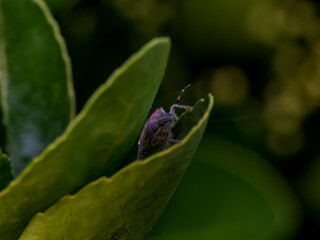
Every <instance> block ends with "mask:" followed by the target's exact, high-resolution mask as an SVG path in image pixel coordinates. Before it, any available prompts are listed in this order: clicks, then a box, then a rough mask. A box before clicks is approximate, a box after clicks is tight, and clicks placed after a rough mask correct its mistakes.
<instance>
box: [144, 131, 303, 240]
mask: <svg viewBox="0 0 320 240" xmlns="http://www.w3.org/2000/svg"><path fill="white" fill-rule="evenodd" d="M300 211H301V209H300V205H299V203H298V201H297V198H296V197H295V195H294V194H293V192H292V190H291V188H290V186H289V185H288V183H287V182H286V181H285V180H284V179H283V178H282V176H281V175H280V174H279V173H278V172H276V171H275V170H274V169H273V168H272V167H271V166H270V165H269V164H267V162H265V161H264V160H262V159H260V157H258V156H257V155H256V154H254V153H253V152H250V151H248V150H246V149H244V148H242V147H240V146H237V145H236V144H233V143H231V142H228V141H226V140H223V139H221V138H217V137H212V136H206V137H204V139H203V141H202V144H201V146H200V147H199V150H198V151H197V154H196V156H195V159H194V161H193V163H192V164H191V166H190V168H189V170H188V171H187V173H186V176H185V177H184V179H183V181H182V182H181V184H180V185H179V188H178V190H177V192H176V194H175V195H174V196H173V198H172V201H171V202H170V203H169V204H168V206H167V208H166V209H165V211H164V213H163V215H162V216H161V218H160V219H159V222H158V223H157V224H156V225H155V227H154V228H153V230H152V231H151V233H150V235H149V236H148V238H147V239H149V240H160V239H161V240H163V239H166V240H173V239H174V240H176V239H184V240H191V239H192V240H194V239H223V240H235V239H237V240H242V239H243V240H275V239H291V237H292V236H294V234H295V232H296V231H297V229H299V224H300V220H299V219H301V215H300V214H301V212H300Z"/></svg>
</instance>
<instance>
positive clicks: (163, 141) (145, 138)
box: [138, 84, 192, 159]
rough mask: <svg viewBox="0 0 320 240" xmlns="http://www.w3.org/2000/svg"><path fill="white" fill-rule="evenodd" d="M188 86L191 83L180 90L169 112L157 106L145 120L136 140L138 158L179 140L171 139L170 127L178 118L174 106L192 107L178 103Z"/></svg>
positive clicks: (189, 108)
mask: <svg viewBox="0 0 320 240" xmlns="http://www.w3.org/2000/svg"><path fill="white" fill-rule="evenodd" d="M190 86H191V84H188V85H187V86H186V87H184V88H183V89H182V90H181V92H180V94H179V96H178V98H177V101H176V103H175V104H173V105H172V106H171V107H170V112H165V111H164V110H163V108H158V109H156V110H155V111H154V113H153V114H152V115H151V117H150V118H149V119H148V120H147V121H146V123H145V124H144V127H143V129H142V132H141V135H140V139H139V142H138V145H139V148H138V159H142V158H144V157H146V156H148V155H150V154H152V153H154V152H155V151H157V150H158V149H160V148H161V147H162V149H161V150H162V151H163V150H165V149H167V148H169V147H170V145H171V144H173V143H178V142H180V140H176V139H173V133H172V132H171V129H172V128H173V126H174V124H175V122H176V121H177V120H178V116H177V115H176V113H175V109H176V108H182V109H186V110H191V109H192V107H191V106H185V105H179V104H178V103H179V100H180V98H181V96H182V94H183V93H184V91H185V90H186V89H187V88H189V87H190Z"/></svg>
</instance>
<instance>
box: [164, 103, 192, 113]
mask: <svg viewBox="0 0 320 240" xmlns="http://www.w3.org/2000/svg"><path fill="white" fill-rule="evenodd" d="M175 108H182V109H186V110H191V109H192V108H193V107H191V106H185V105H179V104H173V105H172V106H171V108H170V113H174V109H175Z"/></svg>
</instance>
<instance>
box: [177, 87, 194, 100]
mask: <svg viewBox="0 0 320 240" xmlns="http://www.w3.org/2000/svg"><path fill="white" fill-rule="evenodd" d="M190 86H191V84H188V85H187V86H185V87H184V88H183V89H182V90H181V92H180V94H179V96H178V98H177V101H176V104H178V103H179V100H180V98H181V96H182V94H183V93H184V91H185V90H186V89H187V88H189V87H190Z"/></svg>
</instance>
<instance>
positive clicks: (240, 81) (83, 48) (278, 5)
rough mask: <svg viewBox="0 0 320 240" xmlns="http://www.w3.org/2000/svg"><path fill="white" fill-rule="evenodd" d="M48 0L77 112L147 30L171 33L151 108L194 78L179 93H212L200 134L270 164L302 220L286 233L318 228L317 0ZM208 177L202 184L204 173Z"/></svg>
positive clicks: (187, 99) (190, 98)
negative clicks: (62, 44)
mask: <svg viewBox="0 0 320 240" xmlns="http://www.w3.org/2000/svg"><path fill="white" fill-rule="evenodd" d="M47 3H48V4H49V6H50V7H51V10H52V12H53V15H54V17H55V18H56V19H57V21H58V22H59V25H60V27H61V31H62V35H63V36H64V38H65V40H66V43H67V47H68V51H69V54H70V56H71V60H72V65H73V74H74V85H75V91H76V98H77V110H78V111H79V110H81V108H82V107H83V105H84V104H85V102H86V100H87V99H88V97H89V96H90V95H91V94H92V93H93V91H94V90H95V89H96V88H97V87H98V86H99V85H100V84H101V83H103V82H104V81H105V80H106V79H107V77H108V76H109V75H110V74H111V73H112V71H113V70H114V69H115V68H117V67H118V66H120V65H121V64H122V63H123V62H124V61H125V60H126V59H127V58H128V57H129V56H130V55H131V54H132V53H133V52H135V51H136V50H137V49H139V48H140V47H141V46H142V45H143V44H144V43H146V42H147V41H148V40H150V39H152V38H153V37H155V36H170V38H171V40H172V51H171V56H170V60H169V63H168V68H167V71H166V75H165V78H164V80H163V83H162V85H161V87H160V90H159V93H158V96H157V98H156V101H155V103H154V105H153V109H154V108H156V107H159V106H162V107H164V108H165V109H166V110H168V109H169V108H170V105H171V104H173V103H174V102H175V100H176V97H177V95H178V94H179V92H180V90H181V89H182V88H183V87H184V86H186V85H187V84H188V83H191V84H192V87H191V88H190V89H188V90H187V91H186V93H185V95H184V96H183V97H182V99H181V103H183V104H186V105H193V104H194V102H195V101H196V100H197V99H199V98H202V97H205V96H206V95H207V93H209V92H211V93H212V94H213V95H214V97H215V106H214V109H213V114H212V116H211V118H210V121H209V123H208V127H207V131H206V135H205V137H204V138H205V139H206V138H207V139H209V137H207V136H217V137H219V138H222V139H225V140H227V141H230V142H232V143H236V144H237V145H240V146H241V147H242V148H244V149H247V150H248V151H253V152H255V153H257V154H259V155H260V156H261V157H262V158H263V159H264V160H263V161H265V162H268V163H269V164H271V165H272V167H273V170H274V171H279V172H280V173H281V176H282V177H281V178H283V179H284V181H285V182H287V185H286V186H287V187H288V185H289V188H290V189H291V190H290V191H293V193H294V196H295V198H297V199H298V201H299V204H300V207H301V210H302V214H301V215H299V217H297V216H296V218H299V219H298V220H297V221H298V222H300V223H299V224H297V225H296V227H295V228H294V229H291V230H290V231H288V232H291V238H290V239H317V237H316V236H318V237H319V228H320V225H319V224H320V222H319V220H320V214H319V213H320V190H318V189H320V177H319V175H320V167H319V164H318V161H319V159H320V158H319V150H318V149H319V144H318V136H319V132H320V129H319V121H320V111H319V105H320V16H319V9H318V3H317V2H315V1H313V2H312V1H298V0H295V1H272V0H259V1H257V0H242V1H239V0H224V1H222V0H221V1H212V0H163V1H160V0H82V1H81V0H68V1H54V0H47ZM207 141H209V140H207ZM203 151H204V150H203ZM203 151H202V152H203ZM211 151H214V149H210V148H208V149H207V156H208V158H210V156H211V155H212V152H211ZM232 151H233V149H230V152H232ZM234 158H235V159H236V158H239V159H236V162H238V164H239V165H241V161H242V159H241V157H240V156H234ZM191 168H192V166H191ZM249 173H250V169H248V174H249ZM261 174H268V173H263V172H262V173H261ZM207 184H208V186H210V182H208V183H207ZM213 214H214V213H213ZM312 234H313V235H312ZM288 235H290V234H288ZM310 236H313V237H315V238H312V237H310ZM208 239H210V238H208ZM220 239H224V238H223V237H220ZM234 239H235V238H234ZM247 239H249V238H247ZM252 239H255V237H253V238H252ZM256 239H257V238H256ZM259 239H260V238H259ZM262 239H263V238H262ZM268 239H270V238H268ZM274 239H288V238H287V237H283V238H274Z"/></svg>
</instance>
